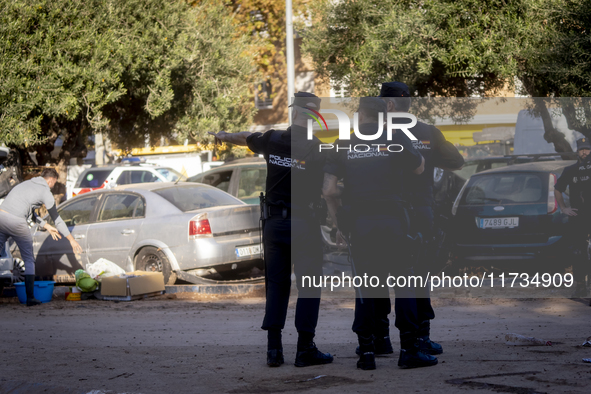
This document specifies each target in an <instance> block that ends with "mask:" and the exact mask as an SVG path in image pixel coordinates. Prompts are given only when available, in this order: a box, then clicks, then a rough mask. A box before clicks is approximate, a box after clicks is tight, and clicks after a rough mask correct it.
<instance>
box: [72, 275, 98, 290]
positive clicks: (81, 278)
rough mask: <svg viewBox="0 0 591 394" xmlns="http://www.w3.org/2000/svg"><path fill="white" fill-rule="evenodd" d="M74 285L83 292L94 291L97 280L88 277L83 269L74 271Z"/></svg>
mask: <svg viewBox="0 0 591 394" xmlns="http://www.w3.org/2000/svg"><path fill="white" fill-rule="evenodd" d="M76 287H77V288H79V289H80V291H81V292H83V293H90V292H92V291H95V290H96V288H97V287H98V282H97V281H96V280H94V279H92V278H91V277H90V275H88V274H87V273H86V271H84V270H77V271H76Z"/></svg>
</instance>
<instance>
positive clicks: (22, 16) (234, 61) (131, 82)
mask: <svg viewBox="0 0 591 394" xmlns="http://www.w3.org/2000/svg"><path fill="white" fill-rule="evenodd" d="M249 45H250V44H249V37H248V36H246V35H245V34H243V33H241V32H239V31H237V30H236V28H235V24H234V21H233V18H232V15H231V14H230V12H229V11H228V9H227V8H226V7H224V6H223V5H220V4H218V3H217V2H215V1H213V0H208V1H203V2H200V4H198V5H194V6H192V5H190V4H189V3H188V2H186V1H182V0H177V1H160V0H141V1H140V0H87V1H85V2H81V1H66V0H54V1H49V0H38V1H35V2H30V1H25V0H0V142H4V143H6V144H7V145H8V146H11V147H16V148H20V149H22V150H26V149H36V150H37V153H38V155H37V159H38V161H39V163H40V164H45V163H46V162H49V161H50V157H49V154H48V152H49V151H50V150H51V149H53V144H54V142H55V141H56V139H57V138H58V137H60V136H61V137H62V138H63V140H64V143H63V146H62V150H61V153H60V157H59V162H58V163H57V164H59V168H60V169H61V171H60V172H61V173H62V174H61V175H62V176H61V177H60V181H62V182H63V181H64V180H65V166H66V165H67V164H69V159H70V158H71V157H75V156H73V155H76V154H79V153H80V152H83V150H84V149H83V148H84V142H85V141H86V139H87V137H88V136H89V135H91V134H93V133H96V132H98V131H101V132H103V133H105V134H106V135H108V136H109V137H110V138H111V140H112V141H114V142H115V143H117V145H119V146H120V147H122V148H125V147H132V146H137V145H143V144H144V143H145V141H146V138H149V141H150V143H151V144H154V143H155V142H156V141H158V140H159V139H160V138H161V137H166V138H169V139H172V140H177V141H181V142H182V141H184V140H185V139H191V140H195V141H203V140H205V139H206V132H207V131H210V130H220V129H224V130H229V131H233V130H243V129H244V128H245V127H247V126H249V125H250V121H251V119H252V115H253V113H254V106H253V104H252V98H251V96H252V93H251V92H250V88H251V86H252V83H253V80H254V78H255V76H256V73H255V72H254V68H253V67H254V66H253V61H252V58H251V57H250V56H249Z"/></svg>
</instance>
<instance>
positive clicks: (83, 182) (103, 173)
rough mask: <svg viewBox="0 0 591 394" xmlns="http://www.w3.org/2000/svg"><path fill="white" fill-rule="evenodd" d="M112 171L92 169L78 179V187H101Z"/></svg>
mask: <svg viewBox="0 0 591 394" xmlns="http://www.w3.org/2000/svg"><path fill="white" fill-rule="evenodd" d="M112 171H113V169H110V168H109V169H106V168H105V169H96V170H95V169H90V170H88V171H87V172H85V173H83V174H82V175H81V176H80V178H78V182H77V185H76V187H82V188H85V187H91V188H92V187H100V186H101V185H102V184H103V182H104V181H105V179H107V177H108V176H109V174H110V173H111V172H112Z"/></svg>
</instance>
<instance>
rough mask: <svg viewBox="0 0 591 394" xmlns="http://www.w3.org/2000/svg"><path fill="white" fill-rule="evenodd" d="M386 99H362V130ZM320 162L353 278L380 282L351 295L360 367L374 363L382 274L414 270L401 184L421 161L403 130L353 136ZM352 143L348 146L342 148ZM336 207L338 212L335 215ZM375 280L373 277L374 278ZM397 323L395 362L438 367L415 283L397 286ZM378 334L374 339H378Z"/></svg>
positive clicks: (372, 129)
mask: <svg viewBox="0 0 591 394" xmlns="http://www.w3.org/2000/svg"><path fill="white" fill-rule="evenodd" d="M386 110H387V108H386V103H385V102H384V101H383V100H381V99H379V98H376V97H364V98H361V99H360V103H359V110H358V112H359V132H360V133H362V134H364V135H374V134H376V132H377V130H378V129H379V127H380V124H379V121H380V117H379V114H380V113H382V114H385V112H386ZM336 146H338V147H339V149H338V150H336V149H335V150H332V151H331V154H330V155H329V157H328V158H327V163H326V165H325V167H324V171H325V175H324V185H323V194H324V196H325V199H326V202H327V204H328V208H329V213H330V214H331V218H332V219H333V222H334V223H336V224H337V227H338V228H339V232H338V233H337V239H338V240H339V239H342V235H343V234H345V235H347V234H350V242H351V253H352V258H353V262H354V266H355V270H356V275H357V276H358V277H362V276H364V275H365V274H367V277H369V278H371V277H372V276H377V277H378V278H379V284H378V285H377V287H374V286H373V285H369V286H364V287H361V289H360V292H358V294H357V297H356V300H355V320H354V323H353V331H354V332H355V333H356V334H357V337H358V341H359V356H360V357H359V361H358V362H357V367H358V368H361V369H364V370H371V369H375V368H376V364H375V343H374V333H375V332H376V328H377V325H378V323H377V319H378V318H379V315H380V311H383V310H388V311H389V310H390V296H389V291H388V285H387V276H388V274H389V273H390V274H392V275H395V276H399V275H404V276H408V275H412V269H411V267H410V265H411V263H410V261H409V259H408V258H407V253H406V252H405V248H406V245H407V244H408V242H407V237H406V236H407V234H408V224H409V223H408V216H407V214H406V211H405V209H404V206H403V204H402V198H403V192H404V187H403V182H404V179H405V177H406V175H407V174H409V173H413V172H414V173H415V174H420V173H422V172H423V169H424V159H423V158H422V157H421V154H420V153H419V152H418V151H417V150H416V149H415V148H414V147H413V146H412V144H411V142H410V140H409V139H408V137H406V136H405V135H404V134H403V133H402V132H401V131H397V132H395V133H394V134H393V136H392V140H391V141H388V140H387V133H386V132H383V133H382V135H381V137H379V138H378V139H376V140H374V141H371V142H369V141H365V140H362V139H360V138H359V137H358V136H357V135H353V136H351V140H350V141H337V142H336V143H335V147H336ZM347 147H349V149H347ZM338 179H343V182H344V191H343V195H342V204H343V205H342V207H340V208H339V207H338V206H339V197H340V193H339V189H338V188H337V180H338ZM337 210H338V211H339V213H338V214H337V213H336V212H337ZM374 284H375V281H374ZM395 291H396V301H395V311H396V322H395V325H396V327H397V328H398V329H399V330H400V342H401V343H400V345H401V352H400V358H399V360H398V365H399V366H400V367H403V368H414V367H424V366H430V365H435V364H437V358H435V357H433V356H431V355H427V354H424V353H422V352H421V351H419V348H418V321H417V309H416V298H415V294H414V288H412V287H411V286H406V287H397V288H396V290H395ZM380 339H383V338H376V340H378V341H379V340H380Z"/></svg>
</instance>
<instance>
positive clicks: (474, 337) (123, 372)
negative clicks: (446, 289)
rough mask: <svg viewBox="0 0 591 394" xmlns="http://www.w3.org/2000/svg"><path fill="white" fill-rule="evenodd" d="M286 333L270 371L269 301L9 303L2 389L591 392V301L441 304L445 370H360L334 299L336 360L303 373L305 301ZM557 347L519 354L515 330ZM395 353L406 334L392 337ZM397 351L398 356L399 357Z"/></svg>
mask: <svg viewBox="0 0 591 394" xmlns="http://www.w3.org/2000/svg"><path fill="white" fill-rule="evenodd" d="M294 301H295V300H294V299H292V303H291V305H290V311H289V315H288V322H287V326H286V330H285V331H284V351H285V356H286V364H285V365H283V366H281V367H280V368H268V367H267V366H266V364H265V357H266V355H265V351H266V347H265V344H266V335H265V332H263V331H262V330H261V329H260V324H261V321H262V317H263V311H264V299H263V298H261V297H260V296H255V297H242V298H240V297H236V296H217V297H212V296H198V295H193V294H187V293H181V294H177V295H164V296H160V297H157V298H153V299H149V300H143V301H134V302H130V303H124V302H121V303H113V302H107V301H96V300H94V301H81V302H66V301H62V300H54V301H52V302H50V303H48V304H44V305H41V306H38V307H34V308H26V307H24V306H21V305H20V304H16V303H14V302H11V303H6V302H4V303H1V304H0V328H1V331H0V332H1V333H2V339H3V341H2V343H3V345H2V349H1V350H0V353H1V355H2V357H1V358H0V393H37V392H43V393H56V394H57V393H92V394H103V393H144V394H148V393H201V392H204V393H212V392H215V393H218V392H219V393H251V392H252V393H257V394H263V393H287V392H304V391H305V392H320V391H327V392H335V393H349V392H361V393H365V392H367V393H370V392H372V393H373V392H377V391H388V392H401V393H402V392H404V393H412V392H433V393H435V392H437V393H457V392H466V391H473V390H474V391H477V392H481V393H487V392H491V393H499V392H500V393H589V392H590V391H591V364H586V363H583V362H582V359H583V358H589V357H591V348H589V347H582V346H581V344H582V343H583V342H584V341H585V339H586V338H587V337H589V336H591V325H590V322H591V318H590V314H591V308H590V307H589V306H588V301H589V300H583V299H578V300H569V299H529V300H511V299H434V300H433V303H434V306H435V311H436V314H437V318H436V320H434V322H433V325H432V338H433V339H434V340H436V341H438V342H440V343H441V344H442V345H443V348H444V353H443V354H442V355H440V356H439V364H438V365H437V366H434V367H430V368H421V369H414V370H401V369H399V368H398V367H397V366H396V363H397V357H398V355H397V354H395V355H392V356H389V357H380V358H378V360H377V364H378V369H377V370H375V371H361V370H357V369H356V368H355V362H356V360H357V358H356V356H355V353H354V351H355V346H356V338H355V336H354V334H353V333H352V331H351V323H352V318H353V303H352V301H351V300H347V299H330V300H323V302H322V305H321V308H322V309H321V317H320V322H319V325H318V330H317V336H316V343H317V345H318V346H319V348H320V349H321V350H322V351H325V352H330V353H332V354H333V355H335V360H334V363H333V364H331V365H324V366H319V367H308V368H296V367H295V366H293V361H294V357H295V344H296V338H297V337H296V336H297V333H296V331H295V329H294V327H293V315H294V309H293V306H294V305H293V303H294ZM509 332H512V333H519V334H523V335H528V336H536V337H539V338H542V339H545V340H549V341H552V342H553V346H552V347H543V346H542V347H515V346H508V345H506V344H505V342H504V334H505V333H509ZM392 334H393V338H394V339H395V340H394V347H395V348H397V347H398V340H397V339H396V337H397V332H396V330H395V329H393V330H392ZM396 353H397V352H396Z"/></svg>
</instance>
